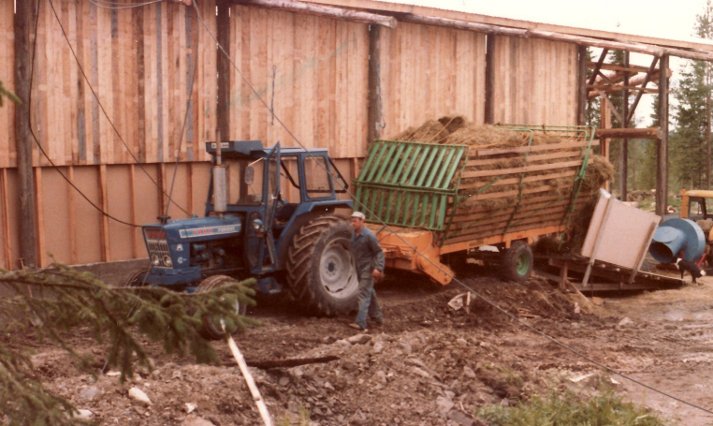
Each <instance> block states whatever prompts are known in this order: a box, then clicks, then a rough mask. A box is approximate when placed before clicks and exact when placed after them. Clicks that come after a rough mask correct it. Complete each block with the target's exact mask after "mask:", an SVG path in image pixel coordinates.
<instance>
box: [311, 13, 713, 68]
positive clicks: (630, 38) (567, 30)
mask: <svg viewBox="0 0 713 426" xmlns="http://www.w3.org/2000/svg"><path fill="white" fill-rule="evenodd" d="M304 1H305V2H308V3H319V4H328V5H332V6H340V7H349V8H354V9H362V10H372V11H374V10H375V11H380V12H384V13H385V12H392V13H397V14H398V13H410V14H414V15H425V16H434V17H441V18H451V19H456V20H466V21H468V22H479V23H485V24H491V25H497V26H504V27H508V28H522V29H529V30H546V31H550V32H555V33H560V34H561V33H564V34H574V35H579V36H585V37H590V38H596V39H599V40H620V41H624V42H633V43H644V44H648V45H654V46H661V47H663V48H665V49H666V50H668V51H669V53H670V54H671V55H674V56H680V57H682V58H688V57H691V56H695V55H696V54H699V53H700V54H704V55H706V56H707V57H710V56H711V50H710V49H711V47H713V46H712V45H711V43H710V41H705V40H701V41H700V42H694V41H683V40H672V39H665V38H660V37H648V36H641V35H636V34H622V33H615V32H610V31H602V30H592V29H588V28H577V27H570V26H565V25H555V24H546V23H542V22H533V21H523V20H517V19H510V18H503V17H496V16H487V15H480V14H475V13H466V12H462V11H458V10H446V9H437V8H432V7H422V6H414V5H413V4H401V3H391V2H388V3H387V2H384V1H377V0H304ZM676 52H680V53H681V54H680V55H679V54H678V53H676ZM691 59H703V58H693V57H691Z"/></svg>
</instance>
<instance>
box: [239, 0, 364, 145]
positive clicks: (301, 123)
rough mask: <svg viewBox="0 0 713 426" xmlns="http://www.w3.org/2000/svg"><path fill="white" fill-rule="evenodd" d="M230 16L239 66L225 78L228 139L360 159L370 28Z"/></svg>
mask: <svg viewBox="0 0 713 426" xmlns="http://www.w3.org/2000/svg"><path fill="white" fill-rule="evenodd" d="M230 11H231V20H230V22H231V23H230V52H231V55H232V57H233V59H234V62H235V65H236V67H233V68H231V74H230V100H229V111H230V120H231V123H230V124H231V125H230V137H231V138H232V139H261V140H263V141H264V143H266V144H270V145H271V144H273V143H275V142H278V141H279V142H281V143H282V144H283V145H284V146H300V145H301V146H305V147H308V148H311V147H327V148H329V152H330V154H331V155H332V156H333V157H335V158H349V157H360V156H363V155H364V153H365V152H366V151H365V149H366V133H367V98H368V96H367V95H368V78H367V72H368V58H369V35H368V27H367V25H366V24H360V23H354V22H349V21H340V20H335V19H330V18H324V17H317V16H313V15H306V14H298V13H290V12H283V11H279V10H274V9H263V8H254V7H247V6H232V7H231V9H230ZM236 68H237V69H236ZM245 80H247V81H249V82H250V85H251V86H252V88H251V87H250V86H249V85H248V84H246V82H245ZM281 122H282V123H284V124H285V126H283V125H282V124H281ZM290 133H291V134H290ZM293 136H294V137H293Z"/></svg>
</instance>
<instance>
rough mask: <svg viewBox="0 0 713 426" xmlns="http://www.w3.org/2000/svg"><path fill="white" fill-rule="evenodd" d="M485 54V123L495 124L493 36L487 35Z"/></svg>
mask: <svg viewBox="0 0 713 426" xmlns="http://www.w3.org/2000/svg"><path fill="white" fill-rule="evenodd" d="M486 37H487V39H486V53H485V122H486V123H487V124H493V123H494V122H495V66H496V62H495V37H496V35H495V34H488V35H487V36H486Z"/></svg>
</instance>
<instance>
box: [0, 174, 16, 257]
mask: <svg viewBox="0 0 713 426" xmlns="http://www.w3.org/2000/svg"><path fill="white" fill-rule="evenodd" d="M7 179H8V177H7V169H6V168H3V169H2V170H1V171H0V191H2V192H1V193H0V200H1V201H2V245H3V254H4V259H5V265H4V266H3V267H4V268H5V269H12V268H13V264H12V259H13V256H12V246H11V245H10V205H9V203H8V199H9V194H8V188H7V186H8V182H7Z"/></svg>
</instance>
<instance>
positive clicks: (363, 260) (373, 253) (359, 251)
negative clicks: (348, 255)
mask: <svg viewBox="0 0 713 426" xmlns="http://www.w3.org/2000/svg"><path fill="white" fill-rule="evenodd" d="M352 254H353V255H354V260H355V261H356V268H357V273H358V274H359V277H360V278H363V277H366V276H371V272H372V271H373V270H374V269H378V270H379V271H383V270H384V251H383V250H382V249H381V247H380V246H379V242H378V241H377V240H376V236H374V233H373V232H371V231H370V230H369V229H368V228H367V227H363V228H361V232H360V233H359V234H357V233H353V234H352Z"/></svg>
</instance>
